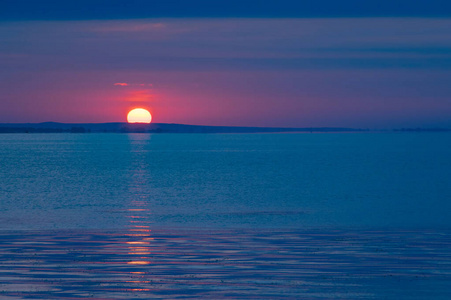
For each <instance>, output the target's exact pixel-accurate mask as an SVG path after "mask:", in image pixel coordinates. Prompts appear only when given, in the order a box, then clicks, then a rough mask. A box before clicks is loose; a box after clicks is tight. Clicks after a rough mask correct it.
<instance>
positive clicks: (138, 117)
mask: <svg viewBox="0 0 451 300" xmlns="http://www.w3.org/2000/svg"><path fill="white" fill-rule="evenodd" d="M127 122H128V123H147V124H149V123H150V122H152V115H151V114H150V112H149V111H148V110H147V109H144V108H135V109H132V110H131V111H129V112H128V115H127Z"/></svg>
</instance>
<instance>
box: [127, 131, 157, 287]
mask: <svg viewBox="0 0 451 300" xmlns="http://www.w3.org/2000/svg"><path fill="white" fill-rule="evenodd" d="M128 137H129V141H130V154H131V163H130V185H129V189H130V199H131V202H130V207H129V208H128V209H127V214H126V217H127V218H128V224H129V225H128V228H127V233H126V234H125V235H126V236H128V237H130V241H127V242H126V244H127V247H128V255H129V256H130V260H129V261H127V262H126V263H127V264H128V265H131V266H133V265H135V266H142V265H150V264H151V254H152V252H151V241H152V240H153V238H152V237H151V235H150V234H151V231H152V230H151V229H150V220H149V217H150V214H151V210H150V209H149V207H148V205H149V202H150V201H149V198H150V197H151V194H150V192H149V190H148V189H149V188H148V185H147V182H148V180H149V177H150V165H149V162H148V161H147V160H146V151H147V150H146V149H145V147H146V145H147V144H148V143H149V141H150V135H149V134H129V135H128ZM142 273H144V272H137V271H136V270H133V271H130V274H142ZM135 283H138V284H139V283H143V284H144V282H140V281H139V280H138V281H137V282H135ZM145 290H146V289H139V288H137V289H134V291H145Z"/></svg>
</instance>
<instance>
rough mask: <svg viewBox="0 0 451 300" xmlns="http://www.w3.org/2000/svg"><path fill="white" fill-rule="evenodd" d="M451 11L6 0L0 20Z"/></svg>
mask: <svg viewBox="0 0 451 300" xmlns="http://www.w3.org/2000/svg"><path fill="white" fill-rule="evenodd" d="M374 16H402V17H409V16H415V17H418V16H422V17H448V16H451V1H449V0H429V1H426V0H380V1H365V0H344V1H336V0H317V1H312V0H309V1H296V0H295V1H293V0H269V1H258V0H228V1H213V0H191V1H185V0H164V1H152V0H150V1H149V0H128V1H124V0H77V1H61V0H47V1H45V0H44V1H35V0H28V1H27V0H2V1H1V7H0V20H89V19H136V18H151V17H165V18H166V17H195V18H196V17H212V18H215V17H251V18H253V17H281V18H284V17H374Z"/></svg>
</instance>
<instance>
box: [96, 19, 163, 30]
mask: <svg viewBox="0 0 451 300" xmlns="http://www.w3.org/2000/svg"><path fill="white" fill-rule="evenodd" d="M166 27H167V25H166V24H164V23H149V22H139V21H135V22H124V21H122V22H107V23H106V24H105V25H101V26H98V27H94V28H92V29H91V31H95V32H118V33H120V32H124V33H127V32H128V33H130V32H152V31H160V30H162V29H164V28H166Z"/></svg>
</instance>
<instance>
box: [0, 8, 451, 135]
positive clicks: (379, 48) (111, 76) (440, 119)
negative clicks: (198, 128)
mask: <svg viewBox="0 0 451 300" xmlns="http://www.w3.org/2000/svg"><path fill="white" fill-rule="evenodd" d="M213 3H214V4H213ZM450 82H451V2H449V1H440V0H431V1H404V0H396V1H378V2H377V3H376V2H368V1H341V2H338V1H317V2H313V1H312V2H309V1H303V2H302V3H300V1H286V0H280V1H250V0H244V1H234V0H232V1H227V2H226V1H217V2H215V1H203V0H196V1H165V2H164V3H160V2H156V1H127V2H123V1H116V0H110V1H100V0H95V1H85V0H81V1H65V2H63V1H9V0H4V1H2V10H1V11H0V123H23V122H45V121H55V122H69V123H88V122H89V123H101V122H124V121H125V120H126V115H127V112H128V111H129V110H130V109H132V108H136V107H143V108H146V109H148V110H149V111H150V112H151V113H152V116H153V122H157V123H183V124H198V125H232V126H276V127H310V126H314V127H322V126H327V127H329V126H336V127H358V128H401V127H446V128H451V84H450Z"/></svg>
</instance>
